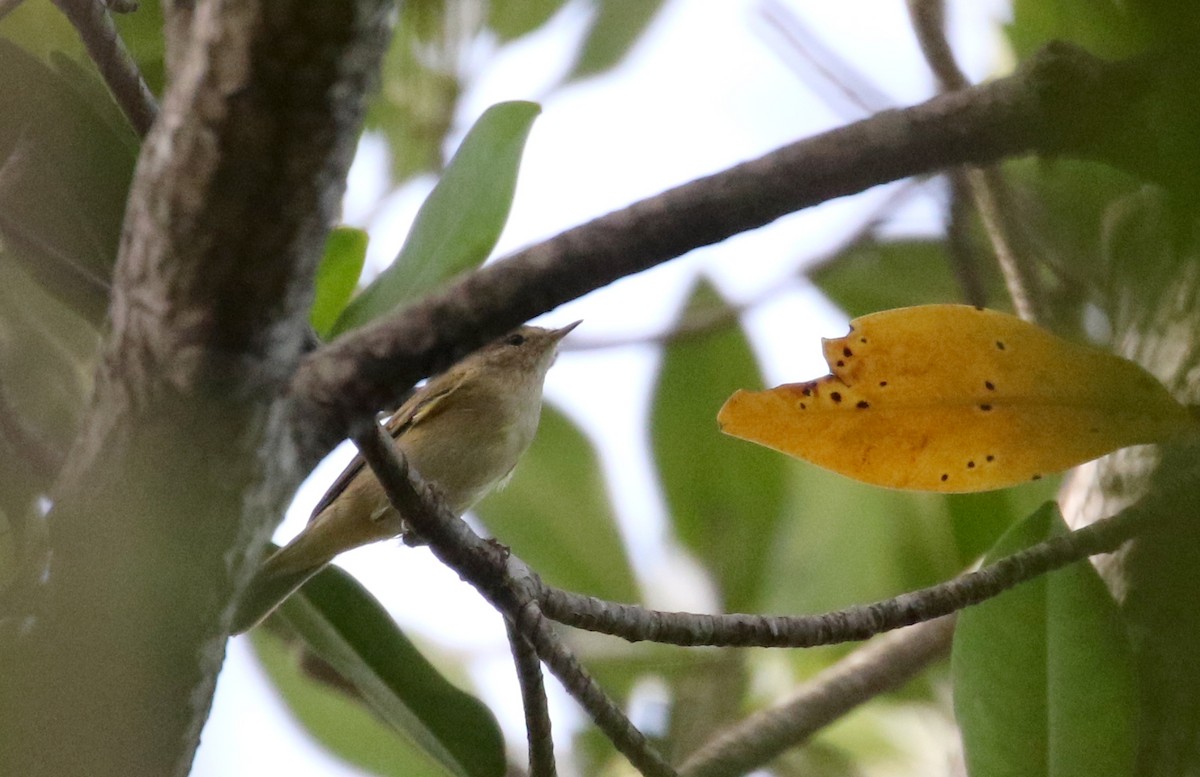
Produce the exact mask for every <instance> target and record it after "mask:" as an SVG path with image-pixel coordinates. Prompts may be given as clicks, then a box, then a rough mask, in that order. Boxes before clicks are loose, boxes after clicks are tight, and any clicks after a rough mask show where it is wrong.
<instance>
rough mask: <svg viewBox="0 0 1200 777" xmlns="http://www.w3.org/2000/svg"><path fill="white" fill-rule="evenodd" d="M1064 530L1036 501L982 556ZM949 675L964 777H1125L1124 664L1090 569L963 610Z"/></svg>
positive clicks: (1127, 706)
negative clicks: (1030, 512) (1033, 509)
mask: <svg viewBox="0 0 1200 777" xmlns="http://www.w3.org/2000/svg"><path fill="white" fill-rule="evenodd" d="M1066 531H1067V528H1066V525H1065V524H1064V523H1063V520H1062V516H1061V515H1060V514H1059V512H1058V507H1057V505H1055V504H1054V503H1052V502H1051V503H1047V504H1046V505H1044V506H1043V507H1042V508H1041V509H1039V510H1038V511H1037V512H1035V513H1034V514H1033V515H1031V516H1030V517H1029V518H1027V519H1026V520H1024V521H1022V522H1021V523H1019V524H1018V525H1017V526H1015V527H1013V528H1012V529H1011V530H1010V531H1008V532H1007V533H1006V534H1005V535H1004V537H1002V538H1001V540H1000V542H999V543H998V544H997V545H996V547H995V548H994V549H993V550H992V551H991V552H990V553H989V554H988V558H989V560H994V559H997V558H1001V557H1003V556H1007V555H1009V554H1011V553H1013V552H1015V551H1017V550H1020V549H1021V548H1025V547H1028V546H1030V545H1032V544H1035V543H1037V542H1041V541H1043V540H1045V539H1049V538H1050V537H1054V536H1057V535H1061V534H1063V533H1065V532H1066ZM952 672H953V677H954V708H955V713H956V715H957V717H958V722H959V726H960V728H961V729H962V737H963V746H964V750H965V753H966V760H967V768H968V771H969V772H970V774H971V775H972V777H1010V776H1011V777H1067V776H1068V775H1084V774H1086V775H1088V776H1089V777H1106V776H1108V775H1111V776H1112V777H1118V775H1120V776H1121V777H1124V776H1126V775H1130V774H1133V772H1134V757H1135V750H1136V736H1135V734H1136V730H1135V729H1136V715H1137V693H1136V690H1135V687H1134V666H1133V658H1132V655H1131V653H1130V648H1129V644H1128V642H1127V638H1126V635H1125V632H1124V629H1123V625H1122V622H1121V619H1120V617H1119V615H1118V612H1117V609H1116V605H1115V604H1114V603H1113V600H1112V597H1111V596H1110V595H1109V592H1108V589H1107V588H1105V586H1104V583H1103V582H1101V580H1100V578H1099V576H1098V575H1097V574H1096V572H1095V569H1094V568H1093V567H1092V566H1091V565H1090V564H1089V563H1086V562H1080V563H1076V564H1073V565H1071V566H1070V567H1067V568H1065V569H1062V570H1059V571H1057V572H1052V573H1050V574H1048V575H1044V576H1042V577H1040V578H1038V579H1036V580H1033V581H1031V582H1028V583H1024V584H1022V585H1020V586H1018V587H1017V588H1014V589H1013V590H1011V591H1008V592H1006V593H1004V594H1002V595H1000V596H999V597H997V598H995V599H992V600H990V601H987V602H984V603H983V604H981V605H978V606H976V607H971V608H969V609H967V610H965V611H964V612H963V613H962V614H961V615H960V616H959V622H958V627H957V630H956V632H955V637H954V648H953V653H952Z"/></svg>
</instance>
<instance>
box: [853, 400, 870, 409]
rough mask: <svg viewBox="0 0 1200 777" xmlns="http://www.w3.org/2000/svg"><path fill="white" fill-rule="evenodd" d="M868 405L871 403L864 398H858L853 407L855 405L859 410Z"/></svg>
mask: <svg viewBox="0 0 1200 777" xmlns="http://www.w3.org/2000/svg"><path fill="white" fill-rule="evenodd" d="M870 406H871V403H870V402H868V401H867V400H865V399H860V400H859V401H858V404H857V405H855V407H857V408H858V409H859V410H866V409H867V408H868V407H870Z"/></svg>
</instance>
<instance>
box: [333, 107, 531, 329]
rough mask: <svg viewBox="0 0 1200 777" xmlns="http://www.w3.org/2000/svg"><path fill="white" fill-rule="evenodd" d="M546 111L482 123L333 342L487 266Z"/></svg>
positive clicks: (494, 114) (512, 110) (495, 115)
mask: <svg viewBox="0 0 1200 777" xmlns="http://www.w3.org/2000/svg"><path fill="white" fill-rule="evenodd" d="M540 111H541V108H540V107H539V106H538V105H537V104H536V103H531V102H520V101H517V102H507V103H499V104H497V105H493V106H492V107H491V108H488V109H487V111H485V112H484V114H483V115H482V116H481V117H479V120H478V121H477V122H475V125H474V126H473V127H471V130H470V132H468V133H467V136H466V137H465V138H464V139H463V142H462V145H461V146H460V147H459V149H458V152H457V153H455V155H454V158H453V159H451V160H450V164H449V165H448V166H447V167H446V171H445V173H443V174H442V178H441V180H439V181H438V184H437V186H435V187H434V189H433V191H432V192H430V194H429V197H428V198H427V199H426V200H425V202H424V204H422V205H421V209H420V210H419V211H418V213H417V218H416V220H415V221H414V222H413V226H412V230H411V231H410V232H409V234H408V239H407V240H405V241H404V245H403V247H401V249H400V254H399V256H397V257H396V261H395V262H393V263H392V265H391V266H390V267H388V268H387V269H386V270H384V271H383V272H382V273H380V275H379V277H378V278H376V279H375V280H374V281H373V282H372V283H371V285H370V286H368V287H367V288H366V289H364V290H363V293H362V294H360V295H358V297H356V298H355V299H353V300H352V301H351V302H350V304H349V305H348V306H347V307H346V309H345V311H344V312H343V313H342V315H341V316H340V317H339V318H338V320H337V322H336V323H335V324H334V325H333V328H332V330H331V334H332V335H337V334H340V333H341V332H345V331H346V330H348V329H353V328H355V327H358V326H362V325H363V324H365V323H367V322H368V321H370V320H371V319H373V318H375V317H376V316H379V315H382V314H384V313H387V312H389V311H392V310H395V309H396V308H397V307H399V306H401V305H403V304H405V303H406V302H411V301H412V300H415V299H417V298H418V297H420V296H422V295H423V294H426V293H427V292H429V291H432V290H433V289H436V288H438V287H439V286H441V285H442V284H444V283H445V282H446V281H448V280H449V279H450V278H453V277H454V276H456V275H458V274H460V273H462V272H464V271H466V270H470V269H473V268H475V267H478V266H479V265H481V264H483V262H484V260H486V259H487V258H488V255H489V254H490V253H491V252H492V249H493V248H495V246H496V241H497V240H499V238H500V232H501V231H502V230H503V229H504V223H505V222H506V221H507V220H508V212H509V208H510V207H511V205H512V199H513V192H514V190H515V189H516V185H517V172H518V170H519V168H520V164H521V154H522V151H523V150H524V148H525V139H526V138H527V137H528V136H529V130H530V128H532V126H533V120H534V119H535V118H536V117H537V115H538V113H539V112H540Z"/></svg>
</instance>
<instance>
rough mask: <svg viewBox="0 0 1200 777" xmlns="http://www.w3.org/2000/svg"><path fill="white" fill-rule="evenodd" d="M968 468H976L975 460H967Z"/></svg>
mask: <svg viewBox="0 0 1200 777" xmlns="http://www.w3.org/2000/svg"><path fill="white" fill-rule="evenodd" d="M967 469H975V462H973V461H968V462H967Z"/></svg>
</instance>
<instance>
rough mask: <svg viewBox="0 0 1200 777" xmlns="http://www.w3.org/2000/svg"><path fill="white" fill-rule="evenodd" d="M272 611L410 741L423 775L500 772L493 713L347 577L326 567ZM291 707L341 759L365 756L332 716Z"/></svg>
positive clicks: (496, 775) (500, 745) (481, 776)
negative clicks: (454, 682) (443, 672)
mask: <svg viewBox="0 0 1200 777" xmlns="http://www.w3.org/2000/svg"><path fill="white" fill-rule="evenodd" d="M278 613H279V615H280V616H281V617H282V618H283V619H284V621H285V622H286V623H287V624H288V625H289V626H291V627H292V629H293V630H295V631H296V632H297V633H298V634H300V635H301V636H302V637H303V638H304V641H305V642H307V643H308V645H309V646H311V647H312V649H313V650H314V651H315V652H316V653H317V655H319V656H320V657H321V658H322V659H324V660H325V661H326V662H328V663H329V664H330V665H331V666H332V667H333V668H334V669H336V670H337V671H338V672H339V673H340V674H341V675H342V676H343V677H345V678H346V679H347V680H349V681H350V682H351V683H353V684H354V686H355V687H356V688H357V689H358V690H359V692H361V693H362V695H363V698H364V699H365V700H366V702H367V704H368V705H370V707H371V708H372V709H373V710H374V711H375V713H376V714H377V715H379V717H380V718H382V719H383V721H384V722H385V723H387V724H388V725H389V726H390V727H391V728H392V729H394V730H395V731H396V732H398V733H400V734H402V735H403V736H404V737H405V738H406V739H407V740H408V744H409V745H410V748H409V749H410V750H412V749H415V750H416V751H419V752H420V753H421V754H422V755H421V760H422V761H423V762H424V763H425V764H426V765H425V766H424V769H425V771H424V772H422V773H427V774H438V775H457V776H459V777H500V775H503V774H504V772H505V769H506V765H505V756H504V740H503V737H502V736H501V733H500V729H499V726H498V725H497V724H496V719H495V717H493V715H492V713H491V711H490V710H488V708H487V707H486V706H484V705H483V703H482V702H480V701H479V700H478V699H476V698H475V697H473V696H471V695H470V694H467V693H464V692H463V691H461V690H459V689H458V688H456V687H455V686H454V685H452V684H451V683H450V682H449V681H448V680H446V679H445V678H444V677H443V676H442V675H441V673H439V672H438V671H437V670H436V669H435V668H434V667H433V666H432V665H431V664H430V663H429V662H428V661H427V660H426V659H425V657H424V656H422V655H421V653H420V652H419V651H418V650H417V649H416V648H415V647H414V646H413V644H412V643H411V642H409V640H408V638H407V637H405V636H404V634H403V633H402V632H401V631H400V630H399V629H398V628H397V627H396V625H395V623H394V622H393V621H392V619H391V618H390V617H389V616H388V614H387V612H386V611H384V609H383V607H382V606H381V605H380V604H379V603H378V602H377V601H376V600H375V599H374V597H372V596H371V595H370V594H369V593H367V591H366V590H365V589H364V588H363V587H362V586H361V585H359V584H358V583H357V582H356V581H355V580H354V579H353V578H352V577H350V576H349V575H348V574H346V573H345V572H343V571H342V570H340V569H338V568H337V567H327V568H326V569H325V570H323V571H322V572H321V573H320V574H318V575H317V576H316V577H314V578H313V579H312V580H310V581H309V582H308V583H307V584H306V585H305V586H304V587H303V588H301V589H300V591H298V592H297V593H296V594H294V595H292V596H291V597H289V598H288V599H287V600H286V601H285V602H284V603H283V604H282V605H281V606H280V608H279V611H278ZM284 690H288V689H284ZM310 696H311V694H310ZM290 702H291V696H289V703H290ZM310 703H315V702H310ZM325 703H327V704H328V703H330V702H328V700H326V702H325ZM293 709H294V710H295V711H296V712H297V714H298V715H300V716H301V718H302V720H304V721H305V722H306V723H307V724H308V725H309V726H310V730H312V731H313V733H314V734H316V735H317V736H318V737H319V738H321V739H323V740H324V741H326V742H327V743H329V744H330V746H331V747H336V749H337V750H338V751H339V752H341V753H343V754H344V755H346V757H348V758H351V759H352V760H359V761H360V762H361V760H362V759H365V758H367V757H368V756H367V753H368V752H370V750H369V749H368V748H365V747H364V746H362V745H361V744H356V742H355V741H345V739H344V738H342V737H339V736H338V731H339V729H340V728H341V727H342V724H341V721H340V718H338V717H337V716H326V717H319V716H318V715H317V714H316V713H312V712H308V713H306V712H305V710H304V709H302V708H300V707H299V706H296V705H294V706H293ZM338 743H342V744H340V745H339V744H338ZM412 757H415V756H412ZM374 768H378V767H374ZM406 768H407V767H406ZM389 769H392V767H389ZM388 773H394V774H409V773H411V772H408V771H404V770H391V771H389V772H388Z"/></svg>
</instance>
